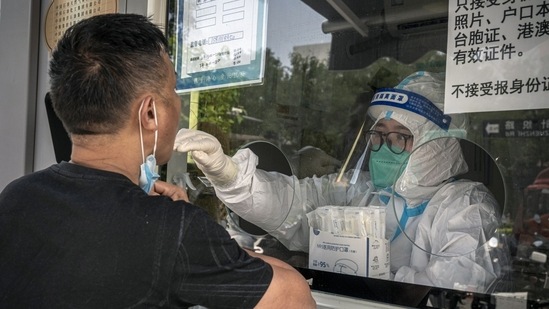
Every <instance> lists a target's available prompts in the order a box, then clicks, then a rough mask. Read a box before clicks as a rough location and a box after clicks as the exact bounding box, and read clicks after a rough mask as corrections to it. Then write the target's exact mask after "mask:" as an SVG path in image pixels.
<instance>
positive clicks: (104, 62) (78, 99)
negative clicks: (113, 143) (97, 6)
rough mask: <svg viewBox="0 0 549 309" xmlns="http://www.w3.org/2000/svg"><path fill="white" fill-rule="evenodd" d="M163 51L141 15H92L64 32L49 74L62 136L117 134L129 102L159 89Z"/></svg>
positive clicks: (163, 72) (163, 43)
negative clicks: (66, 134)
mask: <svg viewBox="0 0 549 309" xmlns="http://www.w3.org/2000/svg"><path fill="white" fill-rule="evenodd" d="M167 50H168V42H167V40H166V37H165V36H164V34H163V32H162V31H161V30H160V29H159V28H158V27H157V26H156V25H154V24H153V23H152V22H150V21H149V19H148V18H147V17H145V16H142V15H137V14H104V15H98V16H94V17H90V18H88V19H85V20H83V21H80V22H79V23H77V24H75V25H73V26H72V27H70V28H69V29H67V31H66V32H65V34H64V35H63V37H62V38H61V39H60V40H59V43H58V44H57V47H56V48H55V49H54V51H53V53H52V57H51V60H50V69H49V75H50V86H51V91H50V92H51V96H52V100H53V106H54V109H55V112H56V113H57V115H58V116H59V118H60V119H61V121H62V122H63V124H64V126H65V128H66V129H67V131H68V132H69V133H71V134H108V133H114V132H116V131H117V130H118V129H120V128H121V127H122V126H123V125H124V123H125V122H126V120H127V119H128V117H129V111H130V102H132V100H133V99H135V98H136V97H137V96H139V95H140V94H142V93H143V92H144V91H153V92H155V93H157V92H158V89H162V87H164V85H165V82H166V78H167V73H166V72H168V71H167V70H166V62H165V60H164V57H165V55H167Z"/></svg>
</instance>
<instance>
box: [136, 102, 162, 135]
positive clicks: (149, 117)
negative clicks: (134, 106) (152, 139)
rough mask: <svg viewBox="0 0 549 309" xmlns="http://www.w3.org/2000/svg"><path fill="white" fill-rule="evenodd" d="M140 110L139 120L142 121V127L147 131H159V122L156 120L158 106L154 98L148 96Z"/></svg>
mask: <svg viewBox="0 0 549 309" xmlns="http://www.w3.org/2000/svg"><path fill="white" fill-rule="evenodd" d="M141 102H142V103H141V106H140V108H139V118H140V119H141V126H142V127H143V129H145V130H151V131H154V130H157V129H158V125H157V124H158V120H157V119H156V105H155V101H154V98H153V97H152V96H146V97H144V98H143V100H142V101H141Z"/></svg>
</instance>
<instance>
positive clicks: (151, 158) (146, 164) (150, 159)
mask: <svg viewBox="0 0 549 309" xmlns="http://www.w3.org/2000/svg"><path fill="white" fill-rule="evenodd" d="M143 103H145V101H143V102H142V103H141V107H139V136H140V139H141V156H142V157H143V163H142V164H141V166H140V171H139V187H141V189H143V191H145V193H147V194H149V193H150V192H151V190H152V188H153V186H154V183H155V182H156V181H157V180H158V178H160V175H158V173H156V172H155V169H156V157H155V154H156V141H157V140H158V130H155V131H154V147H153V153H152V154H150V155H148V156H147V158H146V159H145V149H144V146H143V131H142V129H141V109H142V108H143ZM153 111H154V123H155V125H156V127H157V128H158V122H157V118H156V107H155V104H154V102H153Z"/></svg>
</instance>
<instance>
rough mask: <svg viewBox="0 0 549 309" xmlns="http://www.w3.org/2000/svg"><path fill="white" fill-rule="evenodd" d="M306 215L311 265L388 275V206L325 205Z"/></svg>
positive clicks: (359, 272) (381, 275)
mask: <svg viewBox="0 0 549 309" xmlns="http://www.w3.org/2000/svg"><path fill="white" fill-rule="evenodd" d="M307 217H308V219H309V227H310V228H309V229H310V232H309V268H310V269H317V270H323V271H329V272H336V273H343V274H348V275H355V276H362V277H371V278H379V279H389V273H390V256H389V255H390V250H389V241H388V240H387V239H385V208H383V207H377V206H368V207H354V206H347V207H340V206H324V207H320V208H317V209H316V210H314V211H312V212H310V213H308V214H307Z"/></svg>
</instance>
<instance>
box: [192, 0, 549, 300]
mask: <svg viewBox="0 0 549 309" xmlns="http://www.w3.org/2000/svg"><path fill="white" fill-rule="evenodd" d="M359 2H360V1H359ZM359 2H357V3H359ZM382 2H383V1H372V5H371V7H370V6H364V5H362V2H360V5H354V8H355V9H358V10H359V11H360V12H357V14H358V15H360V16H367V17H375V16H373V15H377V14H378V13H379V14H380V13H381V12H382V11H383V3H382ZM442 2H444V1H442ZM442 2H440V3H442ZM304 3H306V4H307V6H305V5H304ZM348 3H351V2H348ZM437 3H439V1H437ZM440 3H439V4H440ZM324 4H325V3H324V2H322V1H313V0H311V1H309V0H306V1H305V0H304V1H286V0H281V1H271V2H270V4H269V5H270V7H269V25H268V34H267V35H268V37H267V44H268V50H267V54H266V62H265V79H264V83H263V85H260V86H252V87H243V88H231V89H220V90H215V91H209V92H201V93H200V94H199V95H198V97H199V99H198V109H197V114H196V117H197V119H198V123H213V124H215V126H216V127H217V128H219V129H220V131H222V132H223V133H222V134H220V133H219V132H218V133H219V134H218V133H216V134H214V135H215V136H216V137H218V138H219V136H221V135H222V136H223V138H222V144H223V146H224V151H225V153H226V154H227V155H230V156H234V155H235V154H237V152H239V150H240V149H241V148H243V146H244V145H246V144H248V143H250V142H254V141H267V142H269V143H271V144H272V145H275V146H276V147H277V148H278V149H279V150H280V151H281V152H282V153H283V154H284V155H285V156H286V157H287V158H288V160H289V163H290V165H291V169H292V171H293V176H295V177H293V178H287V176H284V177H282V176H281V175H279V174H277V173H272V172H265V171H264V170H262V169H261V167H259V168H258V170H257V173H258V175H255V176H257V177H259V178H260V179H262V180H268V181H272V182H273V183H277V184H278V186H277V187H273V188H272V192H271V191H268V192H271V193H272V195H271V197H269V198H265V199H264V202H265V203H267V204H268V211H267V210H265V211H264V212H263V215H258V217H261V218H262V220H263V221H264V222H267V223H268V226H262V230H264V231H267V232H268V234H267V235H264V234H254V233H249V232H247V231H246V230H242V231H240V230H239V231H238V233H235V238H246V240H245V241H242V243H243V244H246V246H249V247H252V248H255V249H256V250H258V251H262V252H264V253H265V254H268V255H272V256H275V257H279V258H281V259H283V260H285V261H287V262H289V263H290V264H291V265H293V266H296V267H307V266H308V254H307V252H308V249H309V248H308V246H309V242H308V237H309V229H308V224H309V222H308V220H307V218H306V213H308V212H310V211H311V210H312V209H313V207H317V206H325V205H333V206H359V205H360V206H365V205H368V204H371V203H372V201H373V200H374V197H375V198H376V199H377V201H378V202H379V203H381V201H380V198H379V196H382V195H383V194H375V193H374V194H372V192H381V190H380V189H379V188H375V186H366V185H364V184H365V183H367V181H364V180H365V179H366V180H371V177H370V173H372V169H374V171H373V172H374V173H375V172H376V169H377V170H380V169H379V168H378V165H375V164H374V165H373V166H370V162H371V161H372V160H371V156H372V152H369V151H365V150H366V149H367V148H368V145H367V141H368V139H365V138H357V136H359V135H360V134H359V132H362V135H361V136H364V132H366V131H368V130H371V129H375V130H380V129H378V128H374V125H375V124H376V120H377V119H372V117H370V116H369V114H368V108H369V107H370V103H371V101H372V98H373V97H374V94H375V93H376V91H377V90H379V89H380V88H384V87H394V86H395V85H397V84H398V83H399V82H400V81H402V80H403V79H404V78H405V77H406V76H408V75H410V74H411V73H413V72H416V71H429V72H433V73H434V72H441V73H443V74H444V72H445V66H446V58H447V55H446V54H445V53H444V50H445V45H446V42H447V38H446V29H445V24H444V23H443V22H444V21H443V18H442V17H441V19H440V21H441V23H437V24H436V25H434V24H429V25H428V26H429V27H431V26H437V29H438V28H440V29H442V31H439V32H437V31H434V32H425V33H421V35H414V34H413V33H407V35H402V36H400V37H398V36H397V35H398V34H399V33H400V32H401V30H402V29H397V28H393V29H392V31H391V35H390V36H388V35H387V33H385V32H384V28H383V27H381V24H380V25H370V31H371V36H370V37H361V36H359V35H358V34H356V33H354V32H352V27H350V26H348V25H347V26H348V27H344V29H343V28H341V29H343V30H341V31H340V30H337V29H335V28H334V29H335V30H333V31H330V32H331V34H323V33H318V32H319V29H320V24H321V23H323V21H326V19H328V20H327V21H326V22H325V26H331V27H335V26H338V27H339V26H342V27H343V26H345V25H344V24H345V23H344V21H342V20H341V21H338V20H337V18H335V19H334V18H333V16H332V15H330V12H329V10H327V9H326V7H325V6H324ZM442 4H444V3H442ZM285 5H291V7H292V12H288V10H287V7H286V6H285ZM315 11H318V12H321V11H322V12H324V13H326V14H325V15H322V14H316V12H315ZM440 12H444V13H446V10H445V9H443V10H440ZM310 15H315V16H316V19H309V18H308V17H307V18H306V17H305V16H310ZM370 15H371V16H370ZM405 15H407V14H406V12H402V16H403V17H404V16H405ZM411 17H414V18H415V15H414V16H411ZM373 20H375V19H373ZM393 22H394V23H396V22H397V20H396V19H395V20H394V21H393ZM422 25H423V24H417V26H422ZM438 26H440V27H438ZM294 28H295V29H302V31H300V32H297V31H290V29H294ZM338 29H339V28H338ZM400 34H403V33H400ZM313 38H318V39H313ZM486 104H491V101H490V98H486ZM447 116H450V117H451V118H452V124H453V126H450V127H449V128H448V131H446V132H448V134H447V135H446V137H455V138H457V139H459V146H460V147H461V149H462V152H463V156H464V157H465V160H466V162H467V166H468V169H469V171H468V172H467V174H465V175H462V176H459V174H460V173H461V172H462V171H456V170H454V171H452V173H449V175H445V177H443V178H444V179H443V180H442V181H441V180H440V179H436V180H435V179H434V178H432V177H428V176H427V175H428V173H427V174H426V175H423V176H422V177H423V180H422V181H429V180H432V182H430V183H429V184H428V185H427V186H428V187H429V188H432V187H437V189H438V186H440V184H444V185H446V184H449V183H450V182H452V181H453V182H457V183H459V182H460V180H459V178H460V177H463V178H467V179H471V180H473V181H477V182H482V183H484V185H485V186H486V187H487V189H488V190H489V191H490V192H491V193H492V194H493V197H488V199H490V200H491V199H495V201H496V202H495V203H496V204H497V205H498V206H497V211H496V212H498V214H496V215H495V216H492V215H491V212H490V211H489V210H488V209H489V207H487V208H486V209H487V211H486V212H485V214H486V216H485V217H483V220H484V219H486V220H487V221H483V222H486V223H493V224H489V227H488V226H486V227H485V230H482V228H480V226H479V235H481V236H479V237H478V239H477V240H476V241H475V242H474V243H473V244H471V245H470V247H469V248H470V250H465V252H464V251H460V252H453V251H452V252H451V253H455V254H450V256H451V257H450V258H449V259H445V258H442V256H443V255H442V254H438V253H437V252H440V251H435V248H434V247H432V246H430V245H429V243H427V242H425V243H422V244H418V243H416V244H415V245H413V244H412V243H411V242H410V240H409V238H412V236H410V235H409V234H410V233H402V232H401V233H400V235H399V236H398V237H399V238H401V239H402V242H405V243H408V244H407V246H409V247H410V250H412V249H411V247H414V248H417V250H416V251H420V253H418V256H421V258H424V259H425V264H427V263H428V261H429V259H433V257H434V258H435V259H438V263H440V264H441V265H444V264H448V265H450V266H452V265H454V264H456V263H465V262H464V261H465V260H467V259H468V260H469V261H471V260H474V259H476V258H478V259H480V260H482V261H487V259H488V256H489V257H490V258H491V261H492V263H491V266H490V265H488V263H486V264H482V262H479V263H478V264H476V265H487V266H486V268H485V269H483V270H482V271H485V270H486V271H487V272H488V273H489V274H490V275H491V276H496V277H497V279H496V280H494V281H492V283H490V280H489V278H487V279H486V280H484V281H485V282H484V283H482V284H476V283H473V282H470V285H469V283H465V284H463V282H462V281H460V280H461V279H459V280H458V279H455V277H452V276H456V275H459V274H455V271H450V269H451V267H450V266H449V267H448V268H447V269H448V270H449V271H448V273H444V274H442V275H441V276H445V277H446V279H447V281H448V282H446V283H441V282H438V281H436V280H438V278H439V277H436V278H434V277H432V278H431V279H432V280H431V282H428V281H414V282H419V284H428V285H434V286H443V287H445V288H450V289H454V290H460V291H463V290H473V291H477V292H478V291H482V292H490V293H492V292H497V291H504V292H512V293H522V292H527V293H528V296H527V298H528V299H534V300H536V301H539V302H543V300H544V299H545V300H549V283H547V282H549V280H547V278H546V275H547V269H548V267H549V262H548V261H547V255H548V254H549V249H548V248H549V241H548V240H547V239H549V232H548V230H549V223H548V222H549V219H548V217H549V204H548V197H549V194H548V192H549V181H546V180H544V179H549V177H548V176H547V174H544V173H543V171H546V169H547V168H548V167H549V151H547V145H548V144H549V131H548V130H549V125H548V124H549V109H545V110H543V109H540V110H531V111H521V110H518V111H506V112H487V113H470V114H466V115H462V114H452V115H447ZM466 120H467V121H466ZM496 124H497V125H498V127H499V131H497V132H496V131H495V130H493V128H494V127H493V126H494V125H496ZM198 128H199V129H200V126H198ZM361 128H362V129H361ZM383 129H385V128H383ZM408 129H409V128H408ZM461 129H464V130H461ZM204 130H206V131H207V128H206V129H204ZM424 131H425V132H429V134H431V133H432V134H433V135H429V134H426V135H425V136H429V138H427V139H421V138H420V139H418V138H417V133H418V132H402V131H397V132H400V133H404V134H410V135H412V136H414V138H413V140H412V139H410V140H408V141H407V142H406V145H405V146H409V144H411V143H412V144H413V145H414V146H415V147H416V148H414V149H410V150H409V151H403V153H406V152H408V153H409V157H408V158H402V157H395V158H393V160H392V162H393V164H392V165H393V166H392V169H385V168H384V169H382V170H390V171H389V172H385V174H386V175H385V176H383V174H379V171H378V175H379V176H380V177H378V178H377V179H378V180H379V181H376V182H377V184H378V186H379V187H382V186H383V184H385V185H391V186H392V185H393V184H394V183H395V182H397V179H398V178H399V177H397V176H398V173H400V172H401V170H402V172H403V173H406V168H404V166H408V167H410V166H409V165H406V164H408V163H412V165H413V164H414V162H421V163H424V164H425V165H426V166H429V167H431V168H433V170H432V172H434V171H436V168H437V164H436V162H439V165H440V161H442V162H443V163H445V164H446V161H444V160H446V159H447V157H445V156H442V155H441V156H437V157H434V158H433V157H429V156H424V155H420V153H421V152H427V151H426V150H422V149H420V148H419V149H418V147H420V146H421V145H424V146H423V147H424V148H425V149H427V148H429V147H431V146H429V144H432V143H429V142H428V141H429V140H432V139H436V138H440V137H442V136H441V135H440V134H439V133H436V132H433V131H429V130H424ZM207 132H209V133H212V132H213V131H207ZM382 132H385V133H387V132H390V131H389V130H386V131H382ZM464 133H466V135H465V134H464ZM443 136H444V135H443ZM442 140H448V138H443V139H442ZM446 143H450V142H446ZM452 143H453V142H452ZM386 144H387V142H386V141H385V142H384V143H383V145H386ZM433 144H434V143H433ZM380 145H381V144H380ZM383 145H381V146H383ZM471 145H473V146H471ZM423 147H422V148H423ZM432 147H434V146H432ZM452 147H457V146H455V145H454V146H452ZM381 149H382V147H380V150H379V151H382V150H381ZM379 151H378V152H379ZM481 151H482V152H486V153H487V154H485V155H481V154H479V153H477V152H481ZM387 153H393V154H394V155H398V154H396V153H394V151H391V149H387ZM239 158H240V159H243V160H245V159H246V158H247V157H242V156H240V157H239ZM374 159H375V156H374ZM435 159H436V160H439V161H436V160H435ZM266 160H267V161H268V160H269V159H268V158H264V157H263V156H262V157H260V158H259V164H260V165H261V162H262V161H266ZM421 160H423V161H421ZM399 162H400V163H399ZM442 166H443V167H444V166H445V165H444V164H443V165H442ZM438 168H441V167H440V166H438ZM189 169H190V170H191V171H192V172H194V173H195V175H197V176H202V174H201V171H200V170H198V168H196V166H194V165H193V164H192V163H191V164H190V165H189ZM410 172H411V170H410ZM500 173H501V175H500ZM546 173H547V172H546ZM538 174H539V175H538ZM544 175H545V176H544ZM337 176H340V177H339V178H338V177H337ZM410 176H414V177H416V178H417V177H418V174H417V173H415V174H414V175H412V173H410ZM414 177H403V178H402V177H401V180H403V179H405V178H406V180H407V181H408V182H407V183H402V181H400V182H397V185H401V188H400V189H405V188H407V187H406V185H409V182H413V181H416V182H417V183H416V187H418V188H420V189H424V187H423V186H421V185H418V184H419V179H416V180H414ZM441 177H442V176H441ZM383 178H385V180H384V181H381V180H380V179H383ZM420 178H421V177H420ZM193 179H194V178H193ZM450 179H452V180H450ZM195 180H196V179H195ZM337 180H339V181H337ZM197 181H198V180H197ZM435 182H436V184H434V183H435ZM402 185H403V186H402ZM395 187H396V186H395ZM400 189H399V188H397V189H395V190H393V191H391V192H390V193H388V194H387V195H385V196H386V198H387V199H391V198H393V199H394V198H395V197H396V196H397V193H398V195H401V196H406V197H408V196H407V193H410V194H417V196H416V197H417V201H413V203H415V204H414V205H418V204H419V205H421V203H423V202H424V200H425V199H429V200H430V199H431V197H429V198H423V196H422V195H421V194H419V192H420V191H418V190H409V191H410V192H405V194H402V190H400ZM204 192H207V194H211V197H212V198H215V199H216V203H219V205H221V206H219V207H218V208H223V209H226V208H225V206H227V205H228V206H229V208H234V209H236V210H238V206H235V205H234V204H231V203H227V202H225V203H224V202H221V200H219V198H221V199H223V197H222V196H215V192H214V191H213V188H209V189H208V190H204ZM282 192H285V195H284V196H281V195H280V194H281V193H282ZM319 192H324V193H327V194H319ZM454 193H455V192H454ZM275 196H276V198H274V197H275ZM466 196H470V195H466V194H463V196H459V199H462V200H463V199H465V198H466ZM256 198H257V197H256ZM256 198H254V200H255V201H257V199H256ZM409 199H410V198H409ZM411 199H415V197H414V196H412V197H411ZM456 202H457V201H456ZM197 203H198V204H199V205H200V204H201V201H200V200H198V201H197ZM409 204H412V203H409ZM216 205H217V204H216ZM388 206H389V207H388V210H389V211H388V212H387V213H388V214H389V213H392V214H393V215H392V216H393V219H394V220H395V221H396V222H393V223H394V224H393V228H392V230H391V231H388V232H387V233H386V234H387V238H391V237H392V234H394V233H396V230H400V229H399V228H398V226H399V224H400V221H401V219H402V212H400V213H399V212H398V211H397V212H396V213H397V214H395V211H394V210H393V208H395V207H394V203H393V202H391V203H389V204H388ZM216 207H217V206H216ZM479 207H480V206H479ZM218 208H216V209H217V210H218V211H219V209H218ZM234 209H233V210H229V211H228V213H229V215H230V213H232V212H233V211H234ZM250 209H252V208H251V207H250ZM426 209H428V208H426ZM477 214H478V213H477ZM216 216H217V217H216V218H220V219H219V221H220V223H222V224H225V225H229V229H230V230H231V231H233V230H238V229H239V222H238V220H239V218H240V216H237V217H235V218H234V219H235V220H232V219H233V218H231V220H227V213H226V212H225V211H219V212H218V214H217V215H216ZM423 216H425V214H424V215H423ZM469 217H470V214H456V215H455V216H454V218H451V219H453V220H463V221H466V220H467V219H470V218H469ZM496 219H497V220H496ZM412 221H413V219H409V221H408V222H412ZM448 221H450V220H448ZM387 223H389V222H387ZM404 230H406V228H404ZM481 230H482V231H481ZM248 231H250V230H248ZM428 232H429V231H418V233H426V234H428ZM431 232H432V231H431ZM407 235H408V237H407ZM412 239H413V238H412ZM389 240H390V239H389ZM439 240H440V239H439ZM441 242H442V241H441ZM444 245H445V246H446V248H452V245H453V243H447V244H444ZM391 246H392V248H393V247H397V245H395V244H391ZM418 246H419V247H418ZM439 249H440V248H439ZM422 252H423V253H422ZM433 253H434V254H433ZM509 253H510V255H511V256H509ZM411 254H412V253H410V254H409V255H405V256H401V259H402V260H400V261H398V259H399V255H398V254H392V255H391V259H392V260H393V265H394V266H397V265H404V264H409V259H410V255H411ZM456 257H459V258H456ZM456 260H460V262H458V261H456ZM469 261H467V262H469ZM467 265H469V264H467ZM393 268H394V269H393V275H394V274H396V273H397V272H398V269H397V268H399V267H393ZM474 271H475V268H474V267H471V269H470V272H474ZM482 271H479V272H478V273H479V274H480V273H481V272H482ZM397 279H398V278H397ZM402 279H404V278H402ZM454 279H455V280H454ZM345 280H347V279H343V278H341V277H336V279H334V282H337V283H335V284H336V285H337V284H339V283H340V281H341V283H342V282H346V281H345ZM394 280H395V278H394V277H392V278H391V282H395V281H394ZM404 281H407V282H412V280H407V279H406V280H404ZM434 281H436V282H434ZM452 281H453V282H452ZM475 285H482V287H480V286H477V287H476V288H475ZM410 286H411V287H414V286H417V285H410ZM381 292H386V291H381ZM387 293H388V292H387ZM441 295H442V294H441ZM440 297H441V298H443V296H440ZM487 298H488V299H489V298H490V297H489V296H488V297H487ZM445 301H449V300H445ZM442 302H444V300H442Z"/></svg>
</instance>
